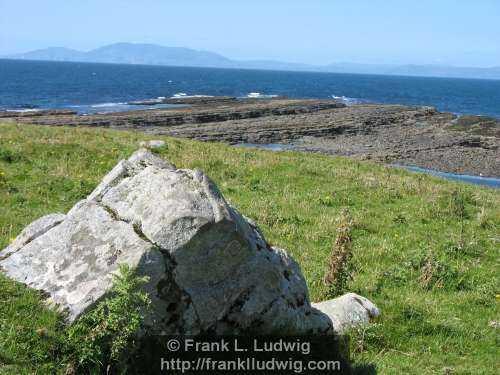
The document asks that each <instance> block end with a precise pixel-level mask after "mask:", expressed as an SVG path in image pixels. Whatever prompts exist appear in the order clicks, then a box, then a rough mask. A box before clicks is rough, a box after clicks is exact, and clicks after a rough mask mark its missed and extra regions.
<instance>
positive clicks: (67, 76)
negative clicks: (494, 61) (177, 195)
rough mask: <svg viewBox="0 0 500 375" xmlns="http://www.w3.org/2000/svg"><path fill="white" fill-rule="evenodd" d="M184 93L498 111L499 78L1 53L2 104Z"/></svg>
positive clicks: (98, 103) (23, 106) (106, 103)
mask: <svg viewBox="0 0 500 375" xmlns="http://www.w3.org/2000/svg"><path fill="white" fill-rule="evenodd" d="M183 94H186V95H229V96H237V97H247V96H253V97H268V96H274V95H280V96H281V95H282V96H288V97H298V98H335V99H338V100H341V101H343V102H345V103H347V104H353V103H393V104H408V105H426V106H433V107H436V108H437V109H438V110H440V111H446V112H453V113H457V114H475V115H484V116H493V117H497V118H500V80H479V79H454V78H423V77H400V76H379V75H358V74H335V73H309V72H284V71H263V70H231V69H212V68H181V67H166V66H145V65H117V64H91V63H67V62H43V61H16V60H0V110H17V111H26V110H37V109H50V108H65V109H73V110H76V111H78V112H80V113H92V112H109V111H125V110H130V109H138V107H137V106H131V105H129V104H128V103H130V102H133V101H139V100H144V99H155V98H159V97H160V98H161V97H171V96H174V95H183ZM154 107H156V106H149V107H148V108H154Z"/></svg>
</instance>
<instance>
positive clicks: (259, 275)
mask: <svg viewBox="0 0 500 375" xmlns="http://www.w3.org/2000/svg"><path fill="white" fill-rule="evenodd" d="M122 263H126V264H128V265H130V266H131V267H134V268H135V269H136V270H137V273H138V274H140V275H146V276H148V278H149V279H148V282H147V284H146V285H145V286H144V289H145V291H146V292H147V293H148V294H149V296H150V298H151V300H152V307H151V309H150V311H149V312H148V313H147V316H146V324H147V325H148V326H149V327H150V328H151V329H152V330H153V331H154V332H159V333H167V334H200V333H208V334H210V333H213V334H239V333H245V332H254V333H259V334H273V333H274V334H275V333H281V334H283V333H287V334H309V333H320V334H333V333H334V332H341V331H343V330H344V329H345V328H346V327H350V326H353V325H357V324H366V323H367V322H369V321H370V319H372V318H374V317H376V316H378V314H379V311H378V309H377V308H376V307H375V306H374V305H373V304H372V303H371V302H370V301H368V300H366V299H365V298H363V297H360V296H357V295H354V294H348V295H346V296H343V297H341V298H340V299H334V300H331V301H327V302H323V303H320V304H317V305H311V303H310V300H309V294H308V290H307V287H306V283H305V280H304V277H303V275H302V272H301V271H300V268H299V266H298V264H297V263H296V262H295V261H294V260H293V259H292V258H291V257H289V256H288V255H287V254H286V252H285V251H283V250H281V249H278V248H274V247H271V246H270V245H269V244H268V243H267V242H266V240H265V238H264V236H263V234H262V233H261V231H260V230H259V228H258V227H257V226H256V225H255V224H254V223H252V222H251V221H250V220H248V219H246V218H245V217H244V216H243V215H241V214H240V213H239V212H238V211H237V210H236V209H235V208H234V207H232V206H231V205H230V204H228V203H227V202H226V201H225V200H224V198H223V196H222V194H221V193H220V192H219V190H218V189H217V187H216V186H215V184H214V183H213V182H212V181H211V180H210V178H209V177H208V176H206V175H205V174H204V173H202V172H201V171H197V170H194V171H193V170H183V169H177V168H176V167H175V166H174V165H172V164H170V163H169V162H167V161H165V160H163V159H161V158H159V157H158V156H156V155H154V154H152V153H151V152H150V151H148V150H146V149H140V150H138V151H137V152H135V153H134V154H133V155H132V156H131V157H130V158H129V159H128V160H122V161H120V162H119V163H118V164H117V165H116V166H115V167H114V168H113V170H112V171H111V172H110V173H109V174H108V175H107V176H105V177H104V179H103V180H102V182H101V183H100V184H99V185H98V186H97V187H96V189H95V190H94V191H93V192H92V193H91V194H90V195H89V196H88V197H87V199H85V200H83V201H81V202H79V203H77V204H76V205H75V206H74V207H73V208H72V209H71V210H70V211H69V212H68V213H67V215H61V214H56V215H49V216H46V217H44V218H41V219H39V220H37V221H35V222H33V223H32V224H30V225H29V226H28V227H26V229H25V230H24V231H23V232H22V233H21V234H20V235H19V236H18V238H16V240H15V241H14V242H13V244H12V245H10V246H9V247H7V248H6V249H4V250H3V251H2V252H0V268H1V269H3V271H4V272H6V274H7V275H8V276H9V277H11V278H12V279H14V280H17V281H20V282H23V283H25V284H26V285H28V286H30V287H32V288H35V289H39V290H42V291H44V292H45V293H46V294H47V295H48V296H49V301H50V302H51V303H52V304H54V305H55V306H57V307H58V308H59V309H60V310H61V311H64V312H65V314H66V317H67V321H68V322H69V323H72V322H74V321H75V320H77V319H78V318H79V317H80V316H81V315H82V314H83V313H85V312H86V311H88V310H89V309H91V308H92V307H94V306H95V304H96V303H98V302H99V301H100V300H102V299H103V298H106V294H107V292H108V291H109V289H110V288H111V286H112V275H113V273H116V272H117V270H118V268H119V265H120V264H122Z"/></svg>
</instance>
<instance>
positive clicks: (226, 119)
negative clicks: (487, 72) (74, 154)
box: [0, 97, 500, 177]
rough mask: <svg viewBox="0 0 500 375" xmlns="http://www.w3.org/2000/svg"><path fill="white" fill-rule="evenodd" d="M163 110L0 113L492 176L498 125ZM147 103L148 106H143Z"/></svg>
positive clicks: (308, 106) (296, 109)
mask: <svg viewBox="0 0 500 375" xmlns="http://www.w3.org/2000/svg"><path fill="white" fill-rule="evenodd" d="M168 102H169V104H178V105H180V106H174V107H171V108H163V109H148V110H144V109H142V106H141V105H137V107H138V110H133V111H127V112H115V113H102V114H101V113H96V114H86V115H80V114H77V113H75V112H72V111H57V110H51V111H38V112H31V111H30V112H22V113H19V112H16V113H15V112H0V119H1V120H2V121H7V122H16V123H30V124H38V125H50V126H62V125H69V126H86V127H110V128H116V129H135V130H138V131H144V132H146V133H151V134H159V135H168V136H173V137H180V138H189V139H195V140H201V141H210V142H223V143H229V144H234V145H237V144H246V143H248V144H260V145H265V144H287V145H293V150H295V151H305V152H316V153H321V154H327V155H340V156H347V157H351V158H354V159H358V160H374V161H379V162H382V163H385V164H398V165H405V166H418V167H421V168H426V169H432V170H436V171H440V172H447V173H453V174H462V175H471V176H484V177H499V176H500V156H499V154H500V152H499V150H500V121H499V120H496V119H493V118H488V117H484V116H457V115H455V114H451V113H445V112H439V111H437V110H436V109H434V108H432V107H415V106H405V105H388V104H352V105H346V104H344V103H342V102H340V101H337V100H314V99H288V98H283V97H277V98H246V99H241V98H238V99H237V98H231V97H220V98H218V97H199V98H175V99H169V100H168ZM147 104H149V103H147Z"/></svg>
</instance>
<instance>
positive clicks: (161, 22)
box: [0, 0, 500, 67]
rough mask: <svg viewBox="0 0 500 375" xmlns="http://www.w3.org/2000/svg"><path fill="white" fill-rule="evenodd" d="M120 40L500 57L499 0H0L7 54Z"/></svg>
mask: <svg viewBox="0 0 500 375" xmlns="http://www.w3.org/2000/svg"><path fill="white" fill-rule="evenodd" d="M116 42H137V43H155V44H161V45H165V46H176V47H189V48H194V49H201V50H209V51H213V52H218V53H220V54H223V55H225V56H226V57H229V58H232V59H239V60H262V59H264V60H281V61H288V62H297V63H307V64H317V65H325V64H330V63H335V62H354V63H370V64H372V63H379V64H444V65H455V66H474V67H489V66H500V1H499V0H343V1H339V0H304V1H298V0H140V1H139V0H135V1H133V0H43V1H40V0H0V55H4V54H11V53H18V52H26V51H29V50H34V49H38V48H45V47H54V46H58V47H59V46H60V47H69V48H75V49H79V50H90V49H93V48H97V47H101V46H103V45H106V44H111V43H116Z"/></svg>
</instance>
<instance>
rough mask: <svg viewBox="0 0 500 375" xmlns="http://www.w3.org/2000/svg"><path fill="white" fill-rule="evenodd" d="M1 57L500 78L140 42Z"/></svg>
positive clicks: (499, 72)
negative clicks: (236, 56)
mask: <svg viewBox="0 0 500 375" xmlns="http://www.w3.org/2000/svg"><path fill="white" fill-rule="evenodd" d="M0 58H6V59H20V60H44V61H71V62H94V63H115V64H144V65H168V66H185V67H207V68H230V69H264V70H285V71H311V72H329V73H354V74H383V75H405V76H428V77H456V78H482V79H500V66H498V67H491V68H472V67H456V66H449V65H395V64H394V65H391V64H354V63H335V64H330V65H307V64H296V63H288V62H282V61H271V60H250V61H242V60H232V59H229V58H227V57H225V56H222V55H220V54H218V53H214V52H208V51H198V50H194V49H190V48H180V47H164V46H160V45H156V44H139V43H115V44H111V45H108V46H104V47H100V48H97V49H94V50H91V51H88V52H82V51H77V50H74V49H70V48H63V47H52V48H45V49H39V50H35V51H30V52H26V53H20V54H14V55H7V56H1V57H0Z"/></svg>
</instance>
